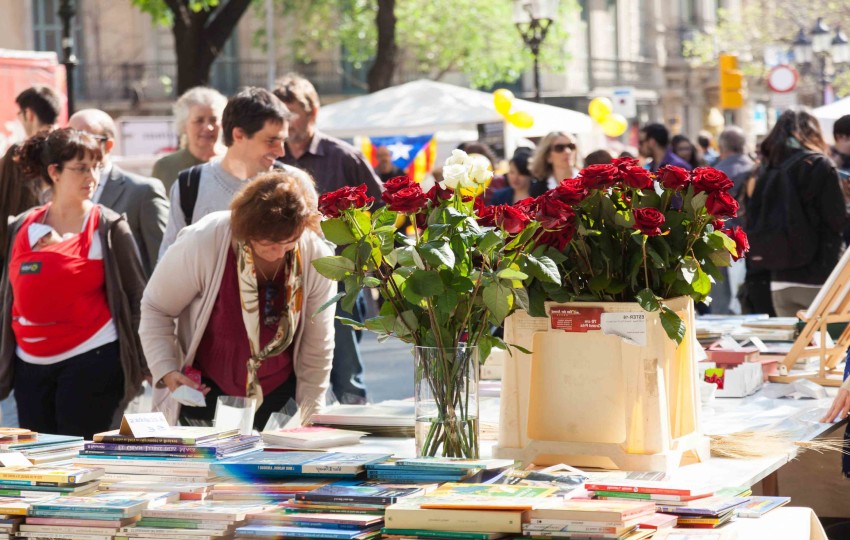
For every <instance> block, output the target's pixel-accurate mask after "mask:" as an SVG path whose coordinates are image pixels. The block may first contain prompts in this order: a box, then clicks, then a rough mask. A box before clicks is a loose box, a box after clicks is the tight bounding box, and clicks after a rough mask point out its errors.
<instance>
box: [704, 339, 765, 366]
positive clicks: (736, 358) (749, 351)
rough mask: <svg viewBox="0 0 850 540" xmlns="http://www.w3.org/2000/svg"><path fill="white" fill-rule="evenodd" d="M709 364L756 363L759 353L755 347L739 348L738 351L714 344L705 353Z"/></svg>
mask: <svg viewBox="0 0 850 540" xmlns="http://www.w3.org/2000/svg"><path fill="white" fill-rule="evenodd" d="M706 354H707V355H708V361H709V362H716V363H718V364H729V365H735V364H743V363H744V362H758V360H759V357H760V356H761V353H760V352H759V350H758V349H757V348H756V347H740V348H738V349H727V348H725V347H724V346H723V345H721V344H719V343H715V344H714V345H712V346H711V347H709V348H708V350H707V351H706Z"/></svg>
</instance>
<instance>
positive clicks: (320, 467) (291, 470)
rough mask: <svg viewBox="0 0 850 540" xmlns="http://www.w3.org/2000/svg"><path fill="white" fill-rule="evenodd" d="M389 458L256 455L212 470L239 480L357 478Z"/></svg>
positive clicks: (303, 453)
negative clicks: (310, 476)
mask: <svg viewBox="0 0 850 540" xmlns="http://www.w3.org/2000/svg"><path fill="white" fill-rule="evenodd" d="M389 457H390V455H389V454H347V453H340V452H330V453H321V454H317V453H315V452H257V453H254V454H250V455H247V456H243V457H239V458H230V459H226V460H223V461H220V462H218V463H216V464H214V465H213V466H212V470H213V471H214V472H216V473H218V474H222V475H231V476H239V477H244V476H247V477H253V476H260V477H262V476H266V477H280V476H299V475H305V476H306V475H315V476H340V477H346V476H347V477H352V476H357V475H358V474H360V473H361V472H363V471H364V470H365V466H366V465H367V464H369V463H375V462H378V461H384V460H386V459H387V458H389Z"/></svg>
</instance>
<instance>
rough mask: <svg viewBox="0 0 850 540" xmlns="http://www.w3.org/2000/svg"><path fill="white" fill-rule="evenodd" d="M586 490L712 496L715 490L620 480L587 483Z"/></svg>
mask: <svg viewBox="0 0 850 540" xmlns="http://www.w3.org/2000/svg"><path fill="white" fill-rule="evenodd" d="M584 488H585V489H586V490H588V491H617V492H625V493H651V494H658V495H684V496H697V495H703V496H705V495H707V494H708V495H710V494H712V493H714V491H713V490H710V489H706V488H705V487H694V486H679V485H674V484H668V483H664V482H643V481H639V480H618V481H616V482H611V483H600V482H587V483H586V484H585V485H584Z"/></svg>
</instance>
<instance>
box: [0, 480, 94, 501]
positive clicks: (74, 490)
mask: <svg viewBox="0 0 850 540" xmlns="http://www.w3.org/2000/svg"><path fill="white" fill-rule="evenodd" d="M99 485H100V481H99V480H92V481H90V482H86V483H84V484H67V485H61V486H40V485H21V484H11V483H6V482H0V495H3V496H6V497H10V496H11V497H17V496H18V495H14V494H13V493H11V492H13V491H31V492H38V493H42V494H43V495H49V494H50V493H62V494H79V493H82V492H85V491H91V490H94V489H97V487H98V486H99Z"/></svg>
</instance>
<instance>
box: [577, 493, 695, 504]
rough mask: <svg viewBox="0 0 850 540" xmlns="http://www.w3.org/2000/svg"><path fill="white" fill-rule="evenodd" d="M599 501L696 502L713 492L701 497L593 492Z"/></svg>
mask: <svg viewBox="0 0 850 540" xmlns="http://www.w3.org/2000/svg"><path fill="white" fill-rule="evenodd" d="M592 493H593V494H594V495H595V496H596V497H597V498H599V499H637V500H644V501H672V502H682V501H694V500H697V499H703V498H706V497H710V496H711V495H712V493H711V492H708V493H705V494H699V495H665V494H663V493H627V492H625V491H594V492H592Z"/></svg>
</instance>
